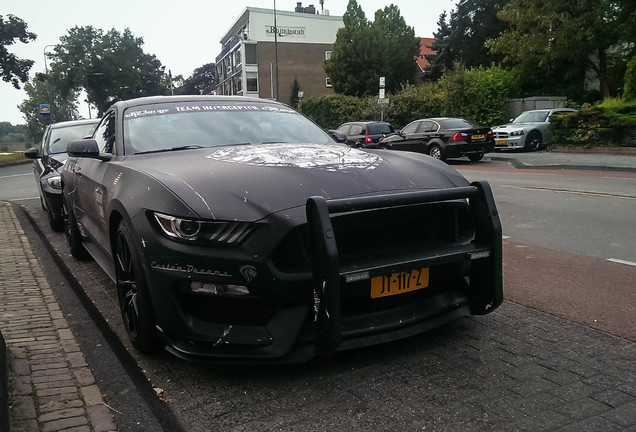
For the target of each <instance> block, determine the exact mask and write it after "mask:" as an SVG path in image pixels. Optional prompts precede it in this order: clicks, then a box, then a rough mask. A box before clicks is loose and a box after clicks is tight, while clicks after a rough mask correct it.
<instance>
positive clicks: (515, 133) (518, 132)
mask: <svg viewBox="0 0 636 432" xmlns="http://www.w3.org/2000/svg"><path fill="white" fill-rule="evenodd" d="M521 135H523V129H520V130H516V131H512V132H510V136H521Z"/></svg>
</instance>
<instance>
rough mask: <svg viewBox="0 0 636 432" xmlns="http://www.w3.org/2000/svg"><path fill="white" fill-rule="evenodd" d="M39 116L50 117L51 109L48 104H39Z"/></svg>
mask: <svg viewBox="0 0 636 432" xmlns="http://www.w3.org/2000/svg"><path fill="white" fill-rule="evenodd" d="M40 115H41V116H48V115H51V107H50V106H49V104H40Z"/></svg>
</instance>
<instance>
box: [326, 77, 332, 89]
mask: <svg viewBox="0 0 636 432" xmlns="http://www.w3.org/2000/svg"><path fill="white" fill-rule="evenodd" d="M325 87H331V80H330V79H329V77H327V78H325Z"/></svg>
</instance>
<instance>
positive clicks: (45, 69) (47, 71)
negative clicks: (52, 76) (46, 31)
mask: <svg viewBox="0 0 636 432" xmlns="http://www.w3.org/2000/svg"><path fill="white" fill-rule="evenodd" d="M54 46H57V44H53V45H47V46H45V47H44V50H43V53H44V73H47V74H48V73H49V68H48V67H47V66H46V49H47V48H49V47H54Z"/></svg>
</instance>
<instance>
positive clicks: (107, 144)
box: [93, 111, 115, 153]
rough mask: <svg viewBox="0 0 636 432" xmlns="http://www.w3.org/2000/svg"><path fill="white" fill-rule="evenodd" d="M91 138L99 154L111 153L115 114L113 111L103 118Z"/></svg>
mask: <svg viewBox="0 0 636 432" xmlns="http://www.w3.org/2000/svg"><path fill="white" fill-rule="evenodd" d="M93 136H94V137H95V141H97V147H98V148H99V151H100V152H102V153H113V146H114V145H115V113H114V112H113V111H111V112H109V113H108V114H106V115H105V116H104V118H103V119H102V121H101V122H100V123H99V125H98V126H97V129H95V133H94V134H93Z"/></svg>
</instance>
